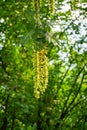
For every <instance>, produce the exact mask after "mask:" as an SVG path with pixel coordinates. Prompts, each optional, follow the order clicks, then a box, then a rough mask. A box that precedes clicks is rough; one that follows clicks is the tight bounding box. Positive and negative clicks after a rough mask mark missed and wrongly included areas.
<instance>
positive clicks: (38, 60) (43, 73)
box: [33, 48, 48, 98]
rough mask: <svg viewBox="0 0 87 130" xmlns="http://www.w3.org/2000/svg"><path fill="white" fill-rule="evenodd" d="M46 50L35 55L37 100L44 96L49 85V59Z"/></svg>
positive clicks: (35, 92)
mask: <svg viewBox="0 0 87 130" xmlns="http://www.w3.org/2000/svg"><path fill="white" fill-rule="evenodd" d="M46 54H47V50H46V48H44V49H41V50H39V51H35V53H34V60H33V61H34V73H35V76H34V82H35V86H34V94H35V97H36V98H39V97H40V94H43V92H44V91H45V89H46V88H47V84H48V65H47V64H48V58H47V56H46Z"/></svg>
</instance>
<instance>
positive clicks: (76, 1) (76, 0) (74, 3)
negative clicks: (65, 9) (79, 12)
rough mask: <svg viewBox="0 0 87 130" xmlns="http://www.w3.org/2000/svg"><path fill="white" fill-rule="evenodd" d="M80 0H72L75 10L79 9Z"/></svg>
mask: <svg viewBox="0 0 87 130" xmlns="http://www.w3.org/2000/svg"><path fill="white" fill-rule="evenodd" d="M78 2H79V0H72V9H73V10H76V9H77V6H78Z"/></svg>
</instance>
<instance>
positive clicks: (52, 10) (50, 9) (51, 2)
mask: <svg viewBox="0 0 87 130" xmlns="http://www.w3.org/2000/svg"><path fill="white" fill-rule="evenodd" d="M54 3H55V0H50V4H49V5H50V6H49V11H50V12H51V13H54Z"/></svg>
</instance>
